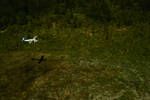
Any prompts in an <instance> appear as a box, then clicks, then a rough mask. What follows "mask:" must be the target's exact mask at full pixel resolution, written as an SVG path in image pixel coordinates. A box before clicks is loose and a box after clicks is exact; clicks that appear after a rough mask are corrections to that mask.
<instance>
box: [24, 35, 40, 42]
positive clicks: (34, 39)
mask: <svg viewBox="0 0 150 100" xmlns="http://www.w3.org/2000/svg"><path fill="white" fill-rule="evenodd" d="M36 38H37V36H34V37H33V38H32V39H25V38H24V37H23V38H22V41H24V42H28V43H29V44H31V43H32V42H34V43H36V42H38V40H37V39H36Z"/></svg>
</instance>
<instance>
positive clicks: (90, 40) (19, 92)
mask: <svg viewBox="0 0 150 100" xmlns="http://www.w3.org/2000/svg"><path fill="white" fill-rule="evenodd" d="M30 27H32V28H30ZM149 32H150V26H149V25H148V24H140V25H133V26H130V27H127V26H121V27H117V26H115V25H110V26H109V33H111V38H110V39H109V40H105V38H104V37H105V34H104V30H103V27H102V26H101V25H94V24H92V25H88V26H86V27H80V28H71V27H67V26H66V27H61V25H60V26H59V24H56V25H55V24H53V25H52V26H51V27H45V26H44V25H43V26H36V27H33V26H32V24H31V25H30V24H29V25H24V26H18V25H14V26H10V27H8V28H7V29H6V30H4V31H1V32H0V100H150V79H149V77H150V45H149V43H150V35H149ZM34 35H38V39H39V42H38V43H36V44H28V43H23V42H22V41H21V38H22V37H23V36H26V37H29V38H30V37H33V36H34ZM42 55H44V56H45V58H46V60H45V61H43V62H42V63H40V64H39V63H38V62H37V61H36V60H32V58H40V56H42Z"/></svg>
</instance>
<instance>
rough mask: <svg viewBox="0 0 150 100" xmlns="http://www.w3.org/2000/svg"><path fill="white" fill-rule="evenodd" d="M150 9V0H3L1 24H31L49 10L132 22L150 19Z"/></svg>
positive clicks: (112, 20) (102, 21) (118, 21)
mask: <svg viewBox="0 0 150 100" xmlns="http://www.w3.org/2000/svg"><path fill="white" fill-rule="evenodd" d="M149 11H150V1H149V0H144V1H143V0H125V1H122V0H75V1H73V0H21V1H20V0H1V1H0V28H4V27H7V26H8V25H12V24H19V25H22V24H27V23H28V22H29V21H31V20H32V19H34V18H38V17H39V16H42V15H43V14H46V13H51V14H56V15H58V16H63V18H66V19H67V20H75V18H73V17H74V16H73V14H74V13H79V14H84V15H86V16H87V17H90V18H91V19H93V20H96V21H97V20H98V21H99V22H100V23H106V22H110V21H111V22H113V23H116V24H119V25H131V24H134V23H140V22H147V21H149V16H150V14H149ZM51 20H52V19H51ZM52 21H53V20H52ZM68 23H69V22H68Z"/></svg>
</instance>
